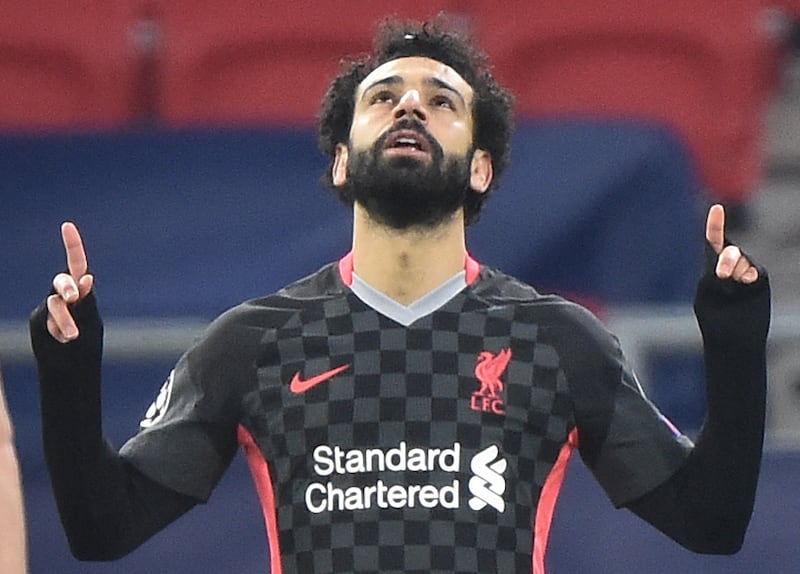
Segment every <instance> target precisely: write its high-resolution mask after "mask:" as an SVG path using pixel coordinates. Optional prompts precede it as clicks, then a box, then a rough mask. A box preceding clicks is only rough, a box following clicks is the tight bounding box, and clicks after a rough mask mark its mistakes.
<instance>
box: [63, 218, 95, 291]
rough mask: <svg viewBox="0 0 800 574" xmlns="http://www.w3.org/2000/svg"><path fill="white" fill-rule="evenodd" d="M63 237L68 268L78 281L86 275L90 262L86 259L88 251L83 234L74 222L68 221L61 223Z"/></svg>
mask: <svg viewBox="0 0 800 574" xmlns="http://www.w3.org/2000/svg"><path fill="white" fill-rule="evenodd" d="M61 239H62V240H63V241H64V249H65V250H66V252H67V269H69V274H70V275H71V276H72V278H73V279H75V280H76V281H77V280H79V279H80V278H81V277H83V276H84V275H86V271H88V269H89V264H88V262H87V260H86V252H85V251H84V250H83V240H82V239H81V234H80V232H79V231H78V228H77V227H76V226H75V224H74V223H72V222H70V221H67V222H65V223H62V224H61Z"/></svg>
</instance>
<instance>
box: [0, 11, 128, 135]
mask: <svg viewBox="0 0 800 574" xmlns="http://www.w3.org/2000/svg"><path fill="white" fill-rule="evenodd" d="M134 21H135V18H134V10H133V3H132V2H127V3H126V2H116V1H115V2H91V3H90V2H63V1H60V0H31V1H28V2H8V3H6V5H4V6H3V9H2V15H0V93H2V101H3V105H2V106H0V130H11V131H16V130H24V131H29V130H32V129H34V130H35V129H53V128H56V129H62V128H83V127H108V126H116V125H120V124H123V123H125V122H126V121H128V120H129V119H130V118H131V116H132V114H133V111H132V106H133V102H132V93H131V90H132V86H133V81H134V80H133V73H134V65H133V64H134V61H135V54H134V51H133V48H132V44H131V41H130V33H131V25H132V23H133V22H134Z"/></svg>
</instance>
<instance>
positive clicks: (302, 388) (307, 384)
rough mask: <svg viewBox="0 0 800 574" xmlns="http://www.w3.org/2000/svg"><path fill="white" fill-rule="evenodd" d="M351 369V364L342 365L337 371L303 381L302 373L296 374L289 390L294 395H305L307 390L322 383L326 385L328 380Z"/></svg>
mask: <svg viewBox="0 0 800 574" xmlns="http://www.w3.org/2000/svg"><path fill="white" fill-rule="evenodd" d="M349 368H350V364H349V363H348V364H347V365H342V366H341V367H336V368H335V369H331V370H330V371H325V372H324V373H320V374H319V375H316V376H314V377H311V378H310V379H305V380H304V379H301V378H300V372H299V371H298V372H296V373H295V374H294V377H292V382H291V383H289V390H290V391H292V392H293V393H296V394H300V393H305V392H306V391H307V390H309V389H311V388H313V387H316V386H317V385H318V384H320V383H324V382H325V381H327V380H328V379H332V378H333V377H335V376H336V375H338V374H339V373H341V372H342V371H346V370H347V369H349Z"/></svg>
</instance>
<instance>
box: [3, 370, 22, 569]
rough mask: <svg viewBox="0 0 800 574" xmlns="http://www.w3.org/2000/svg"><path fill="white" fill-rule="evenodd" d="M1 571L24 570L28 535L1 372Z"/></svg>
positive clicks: (12, 432) (12, 433) (12, 431)
mask: <svg viewBox="0 0 800 574" xmlns="http://www.w3.org/2000/svg"><path fill="white" fill-rule="evenodd" d="M0 532H2V537H3V543H2V544H0V572H3V573H7V574H24V573H25V572H27V571H28V568H27V556H28V554H27V536H26V532H25V510H24V505H23V501H22V483H21V481H20V474H19V464H18V462H17V452H16V448H15V446H14V429H13V426H12V423H11V417H10V416H9V413H8V405H7V404H6V399H5V395H4V392H3V375H2V372H0Z"/></svg>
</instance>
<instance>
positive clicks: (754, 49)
mask: <svg viewBox="0 0 800 574" xmlns="http://www.w3.org/2000/svg"><path fill="white" fill-rule="evenodd" d="M441 11H446V12H447V13H448V14H449V15H450V17H451V18H452V20H453V22H455V23H456V25H458V26H462V27H464V28H466V29H469V30H471V31H472V32H473V33H474V34H475V36H476V37H477V39H478V40H479V42H480V43H481V44H482V45H483V47H484V48H485V49H486V50H487V51H488V52H489V54H490V55H491V56H492V58H493V61H494V64H495V72H496V75H497V76H498V77H499V78H500V80H501V81H502V82H503V83H505V84H506V85H508V86H509V87H511V88H512V89H513V90H514V91H515V93H516V95H517V98H518V101H517V112H518V116H519V120H518V121H519V125H518V129H517V133H516V135H515V136H514V140H513V148H514V150H513V152H512V165H511V167H510V170H509V173H508V175H507V177H506V178H505V180H504V182H503V185H502V186H501V189H500V190H499V191H498V193H497V195H496V196H495V197H494V198H493V199H492V201H491V202H489V205H488V208H487V211H486V213H485V215H484V217H483V218H482V221H481V222H480V223H479V224H478V225H477V226H476V227H475V228H474V229H472V230H470V238H469V241H470V248H471V251H472V252H473V254H474V255H475V256H477V258H478V259H480V260H482V261H485V262H487V263H490V264H493V265H496V266H498V267H500V268H502V269H504V270H506V271H509V272H511V273H513V274H515V275H517V276H519V277H521V278H523V279H525V280H527V281H529V282H531V283H532V284H534V285H536V286H538V287H539V288H540V289H541V290H543V291H556V292H559V293H562V294H564V295H566V296H569V297H573V298H577V299H579V300H581V301H582V302H584V303H585V304H587V305H588V306H590V307H591V308H592V309H594V310H595V311H596V312H597V313H598V314H599V315H600V316H601V317H602V318H603V319H604V320H606V321H607V322H608V324H609V326H610V327H611V328H612V329H613V330H614V331H615V332H617V333H618V334H619V336H620V338H621V339H622V341H623V344H624V346H625V348H626V349H627V351H628V353H629V355H630V358H631V360H632V361H633V362H634V364H635V365H636V368H637V370H639V371H640V373H641V375H642V379H643V381H644V383H645V384H646V386H647V390H648V393H649V394H650V396H651V397H652V398H653V399H654V401H655V402H656V403H657V404H659V405H660V406H661V407H662V409H663V410H664V411H666V413H667V414H668V415H669V416H670V417H671V418H673V419H674V420H675V421H676V422H677V423H678V424H679V425H680V426H682V428H684V429H686V430H688V431H689V432H690V433H692V432H696V429H697V426H698V425H699V424H700V421H701V418H702V412H703V400H704V399H703V389H702V385H699V384H698V377H700V376H701V374H702V373H701V367H700V365H699V362H698V356H697V353H696V348H697V343H698V340H699V339H698V337H699V335H698V332H697V328H696V327H695V325H694V322H693V319H692V316H691V298H692V293H693V290H694V284H695V280H696V277H697V275H698V273H699V269H700V264H701V255H702V234H703V220H704V215H705V211H706V209H707V207H708V205H709V204H710V203H711V202H712V201H721V202H722V203H724V204H725V205H726V207H727V208H728V212H729V218H730V219H729V222H730V223H729V226H730V228H731V229H730V235H731V237H732V238H733V239H734V240H735V241H737V242H740V243H742V244H743V245H745V246H746V248H747V250H748V252H749V253H750V254H752V255H753V256H754V257H755V258H756V259H757V260H758V261H760V262H763V263H765V264H766V265H767V267H768V268H769V269H770V273H771V276H772V281H773V291H774V304H775V315H774V323H773V329H772V334H771V340H770V347H769V352H770V396H769V420H768V424H769V429H768V441H767V454H766V456H765V460H764V465H763V475H762V480H761V483H760V487H759V488H760V490H759V496H758V500H757V505H756V510H755V515H754V520H753V523H752V526H751V531H750V534H749V537H748V539H747V541H746V543H745V547H744V549H743V550H742V551H741V552H740V553H739V554H738V555H736V556H734V557H725V558H720V557H702V556H694V555H692V554H689V553H688V552H685V551H683V550H681V549H680V548H678V547H677V546H676V545H674V544H673V543H671V542H669V541H667V540H665V539H663V537H662V536H661V535H659V534H658V533H656V532H655V531H654V530H653V529H651V528H650V527H648V526H646V525H643V524H641V523H639V522H638V521H637V519H635V518H634V517H633V516H632V515H629V514H628V513H625V512H616V511H613V510H612V508H611V506H610V503H609V502H608V501H607V500H606V499H605V498H604V495H603V494H602V493H601V491H600V489H599V487H598V486H597V485H596V484H594V483H593V481H592V479H591V478H590V477H589V476H588V474H587V472H586V470H585V469H584V468H583V467H582V465H581V464H580V462H579V461H577V460H576V461H575V462H574V463H573V465H572V468H571V471H570V473H569V476H568V481H567V483H566V485H565V488H564V490H563V495H562V499H561V502H560V504H559V506H558V509H557V512H556V517H555V523H554V531H553V533H552V536H551V544H550V550H549V553H548V555H549V563H550V567H551V570H552V571H553V572H556V573H557V572H580V573H582V574H592V573H609V572H622V571H625V570H629V571H638V572H648V573H659V572H664V573H667V572H669V573H673V572H683V573H720V574H721V573H725V574H736V573H745V572H746V573H748V574H749V573H752V572H759V573H760V572H765V573H787V574H788V573H793V572H797V571H799V570H800V550H799V549H798V546H797V541H796V539H797V533H798V532H799V531H800V498H798V496H797V495H796V489H797V485H798V484H799V483H800V353H799V352H798V351H800V291H798V285H800V217H798V216H797V213H798V212H800V196H799V195H798V191H800V32H798V30H800V27H799V26H798V23H799V22H800V3H799V2H798V1H797V0H786V1H782V2H781V1H775V2H767V1H763V0H729V1H727V2H711V1H708V0H700V1H698V0H694V1H692V0H675V1H673V2H656V1H653V0H647V1H643V2H634V1H632V0H619V1H618V2H614V3H610V2H600V1H597V0H596V1H591V0H583V1H578V2H572V3H560V2H528V1H525V0H506V1H504V2H502V3H489V2H481V1H480V0H469V1H464V2H458V1H455V0H452V1H442V0H436V1H427V2H404V3H390V2H384V1H370V2H367V1H364V0H353V1H352V2H348V3H342V2H333V1H331V0H320V1H316V2H310V1H299V2H291V3H290V2H275V1H262V2H255V1H244V0H232V1H231V2H225V3H222V2H212V1H210V0H194V1H193V2H184V1H182V0H172V1H170V0H114V1H113V2H103V3H95V2H88V1H86V0H81V1H74V2H69V3H67V2H62V1H59V0H28V1H26V2H22V1H21V0H8V1H6V2H3V9H2V17H0V94H1V95H0V198H2V209H0V248H2V252H3V254H4V258H3V265H2V278H3V281H2V284H3V287H4V293H3V296H2V297H0V359H2V362H3V366H4V370H5V379H6V385H7V395H8V401H9V404H10V408H11V411H12V416H13V418H14V421H15V425H16V433H17V444H18V449H19V456H20V462H21V466H22V473H23V479H24V486H25V495H26V504H27V512H28V527H29V537H30V553H31V571H32V572H33V573H34V574H45V573H52V572H57V573H59V574H72V573H79V572H81V573H94V572H96V573H105V572H108V573H111V572H114V573H117V572H119V573H125V574H137V573H142V574H144V573H147V574H150V573H152V572H171V573H176V574H177V573H187V574H188V573H194V572H226V573H228V572H230V573H234V572H235V573H243V574H248V573H253V574H255V573H261V572H265V571H267V569H268V566H267V564H268V561H267V556H266V553H267V547H266V544H265V541H264V537H265V535H264V528H263V521H262V517H261V514H260V509H259V507H258V503H257V500H256V497H255V492H254V488H253V487H252V485H251V482H250V477H249V474H248V470H247V468H246V465H245V464H244V462H243V460H237V461H236V462H235V464H234V466H233V468H232V469H231V471H230V472H229V474H228V475H227V476H226V477H225V479H224V481H223V483H222V484H221V485H220V487H219V488H218V490H217V492H216V493H215V494H214V496H213V497H212V499H211V501H210V503H209V504H208V505H206V506H204V507H202V508H199V509H196V510H195V511H193V512H191V513H190V514H189V515H187V516H186V517H184V518H183V519H182V520H180V521H179V522H178V523H176V524H174V525H173V526H171V527H169V528H168V529H167V530H166V531H165V532H163V533H161V534H160V535H159V536H157V537H156V538H154V539H153V540H151V541H149V542H148V543H146V544H145V545H144V546H143V547H142V548H140V549H139V550H137V551H135V552H134V553H133V554H132V555H130V556H129V557H126V558H124V559H122V560H120V561H118V562H114V563H109V564H81V563H78V562H77V561H75V560H74V559H73V558H72V557H71V556H70V554H69V551H68V549H67V546H66V541H65V538H64V535H63V533H62V531H61V527H60V525H59V523H58V518H57V515H56V511H55V505H54V502H53V498H52V494H51V492H50V487H49V480H48V477H47V472H46V469H45V466H44V461H43V457H42V452H41V445H40V442H41V441H40V428H39V410H38V392H37V390H36V378H35V367H34V365H33V361H32V356H31V352H30V346H29V343H28V339H27V326H26V319H27V315H28V314H29V312H30V311H31V310H32V309H33V307H35V306H36V305H37V304H38V303H39V301H40V300H41V299H42V298H43V297H44V295H45V294H46V292H47V289H48V285H49V282H50V279H51V276H52V274H53V273H54V272H55V271H57V270H60V269H61V268H63V266H64V262H63V255H62V248H61V245H60V238H59V233H58V226H59V224H60V223H61V222H62V221H63V220H66V219H71V220H74V221H76V222H77V223H78V224H79V226H80V227H81V229H82V232H83V234H84V238H85V241H86V245H87V250H88V253H89V257H90V264H91V267H92V269H93V271H94V272H95V274H96V276H97V288H98V292H99V298H100V303H101V307H102V310H103V313H104V316H105V319H106V333H107V344H106V347H107V353H106V364H105V375H106V380H105V386H104V405H105V407H104V408H105V424H106V430H107V433H108V434H109V436H110V437H111V438H112V440H114V441H115V442H116V443H117V444H120V443H121V442H122V441H124V440H125V439H126V438H127V437H128V436H130V435H131V434H132V433H134V432H135V431H136V428H137V425H138V421H139V418H140V416H141V415H142V413H144V411H145V409H146V408H147V405H148V404H149V403H150V401H151V400H152V399H153V398H154V396H155V394H156V393H157V391H158V389H159V387H160V386H161V383H162V381H163V379H164V378H165V376H166V375H167V373H168V372H169V369H170V367H171V366H172V364H173V363H174V362H175V360H176V359H177V357H178V356H179V354H180V353H181V351H182V350H184V349H185V348H186V346H187V345H188V344H189V343H190V342H191V340H192V339H193V338H194V337H195V336H196V335H197V334H198V333H199V332H200V330H201V329H202V328H203V326H204V325H205V324H206V323H207V322H208V321H209V320H210V319H212V318H213V317H214V316H216V315H217V314H218V313H220V312H221V311H223V310H224V309H225V308H227V307H229V306H232V305H234V304H236V303H238V302H240V301H241V300H243V299H246V298H249V297H254V296H258V295H261V294H264V293H267V292H270V291H272V290H274V289H276V288H279V287H281V286H282V285H284V284H286V283H287V282H289V281H291V280H293V279H295V278H298V277H300V276H303V275H305V274H307V273H309V272H311V271H313V270H315V269H316V268H317V267H319V266H321V265H323V264H324V263H326V262H328V261H329V260H332V259H335V258H338V257H339V256H340V255H341V254H343V253H344V252H345V251H346V250H347V249H348V245H349V237H350V235H349V230H350V223H349V214H348V213H347V212H346V210H345V209H344V208H342V207H340V206H339V205H337V204H336V201H335V200H334V199H332V198H331V197H330V196H328V195H327V194H326V192H324V191H323V190H322V189H321V187H320V185H319V183H318V179H319V176H320V174H321V173H322V170H323V169H324V167H325V160H324V158H323V157H322V156H321V155H320V153H319V152H318V151H317V150H316V146H315V131H314V121H315V114H316V111H317V105H318V102H319V100H320V98H321V96H322V94H323V92H324V90H325V89H326V87H327V84H328V82H329V81H330V79H331V78H332V77H333V75H334V74H335V73H336V70H337V66H338V63H339V61H340V59H341V58H342V57H343V56H344V55H347V54H354V53H360V52H363V51H366V50H367V49H368V48H369V46H370V38H371V35H372V33H373V31H374V30H375V26H376V23H377V22H379V21H380V20H381V19H382V18H384V17H385V16H389V15H396V16H401V17H410V18H414V19H422V18H426V17H430V16H432V15H435V14H437V13H439V12H441Z"/></svg>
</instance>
